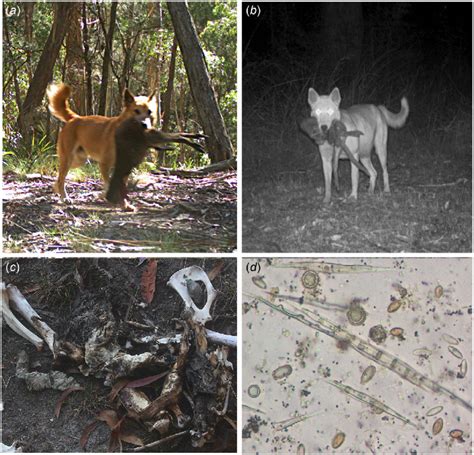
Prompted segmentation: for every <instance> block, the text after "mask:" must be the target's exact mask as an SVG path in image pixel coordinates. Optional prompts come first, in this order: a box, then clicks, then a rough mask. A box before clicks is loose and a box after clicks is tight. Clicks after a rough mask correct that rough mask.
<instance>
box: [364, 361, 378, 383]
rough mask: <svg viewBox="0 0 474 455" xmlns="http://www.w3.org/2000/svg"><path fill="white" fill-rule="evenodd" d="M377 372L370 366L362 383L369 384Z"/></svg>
mask: <svg viewBox="0 0 474 455" xmlns="http://www.w3.org/2000/svg"><path fill="white" fill-rule="evenodd" d="M376 371H377V370H376V368H375V367H374V366H373V365H370V366H368V367H367V368H366V369H365V370H364V372H363V373H362V376H361V377H360V383H361V384H367V383H368V382H369V381H370V380H371V379H372V378H373V377H374V376H375V372H376Z"/></svg>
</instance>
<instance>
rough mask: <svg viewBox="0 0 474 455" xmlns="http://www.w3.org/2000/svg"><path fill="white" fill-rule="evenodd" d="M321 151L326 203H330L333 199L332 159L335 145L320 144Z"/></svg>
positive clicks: (324, 200)
mask: <svg viewBox="0 0 474 455" xmlns="http://www.w3.org/2000/svg"><path fill="white" fill-rule="evenodd" d="M319 153H320V154H321V159H322V162H323V173H324V185H325V188H324V199H323V202H324V203H325V204H329V202H330V201H331V180H332V160H333V147H331V146H329V145H328V146H326V147H325V146H324V145H321V146H319Z"/></svg>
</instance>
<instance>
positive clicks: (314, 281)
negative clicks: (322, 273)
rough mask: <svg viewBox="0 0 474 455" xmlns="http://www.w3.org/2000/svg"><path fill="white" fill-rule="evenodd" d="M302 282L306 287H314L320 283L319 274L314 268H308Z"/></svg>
mask: <svg viewBox="0 0 474 455" xmlns="http://www.w3.org/2000/svg"><path fill="white" fill-rule="evenodd" d="M301 283H302V284H303V287H305V288H306V289H314V288H315V287H316V286H317V285H318V284H319V276H318V274H317V273H316V272H315V271H314V270H306V272H304V273H303V276H302V277H301Z"/></svg>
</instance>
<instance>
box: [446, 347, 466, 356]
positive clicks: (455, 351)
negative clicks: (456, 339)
mask: <svg viewBox="0 0 474 455" xmlns="http://www.w3.org/2000/svg"><path fill="white" fill-rule="evenodd" d="M448 351H449V352H450V353H451V354H452V355H453V356H454V357H456V358H458V359H462V357H463V355H462V353H461V351H460V350H459V349H457V348H455V347H454V346H448Z"/></svg>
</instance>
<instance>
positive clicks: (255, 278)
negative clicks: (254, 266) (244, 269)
mask: <svg viewBox="0 0 474 455" xmlns="http://www.w3.org/2000/svg"><path fill="white" fill-rule="evenodd" d="M252 281H253V284H255V286H258V287H259V288H260V289H267V283H265V281H264V280H263V277H261V276H253V277H252Z"/></svg>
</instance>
